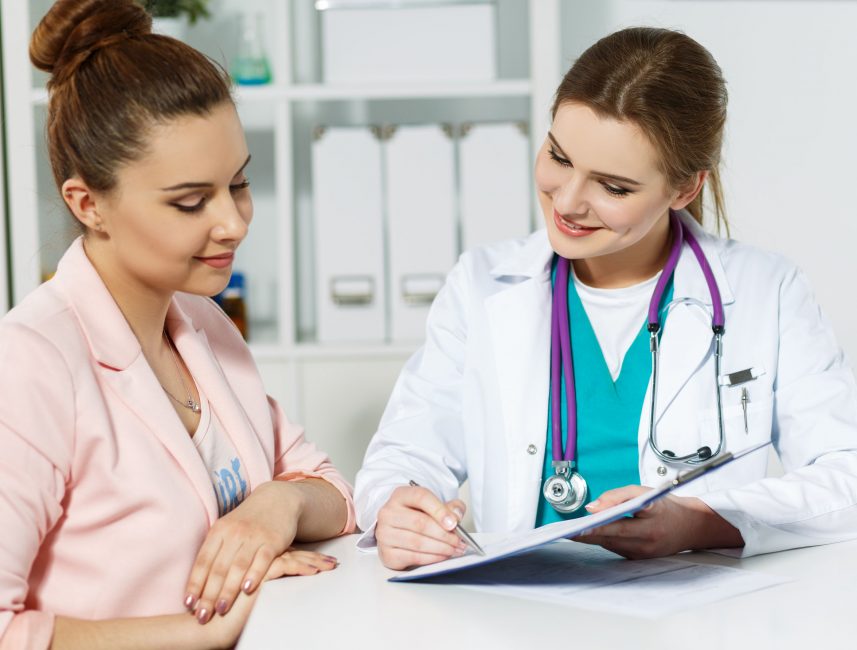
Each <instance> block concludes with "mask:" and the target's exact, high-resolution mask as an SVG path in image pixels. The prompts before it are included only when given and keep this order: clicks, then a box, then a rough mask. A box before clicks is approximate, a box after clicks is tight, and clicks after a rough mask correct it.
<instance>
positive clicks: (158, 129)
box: [86, 102, 253, 296]
mask: <svg viewBox="0 0 857 650" xmlns="http://www.w3.org/2000/svg"><path fill="white" fill-rule="evenodd" d="M146 144H147V147H146V153H145V154H144V155H143V157H142V158H140V159H139V160H136V161H132V162H130V163H128V164H126V165H124V166H123V167H121V168H120V169H119V170H118V172H117V181H118V183H117V186H116V187H115V189H114V190H112V191H111V192H109V193H108V194H106V195H97V194H96V195H95V199H94V201H95V203H94V210H95V212H96V213H97V216H96V217H95V218H96V219H97V220H98V221H97V224H98V227H97V228H94V229H93V228H92V227H90V230H89V232H88V235H87V241H86V248H87V253H88V254H89V255H90V257H91V258H92V259H93V262H96V266H97V267H98V268H99V270H100V271H106V272H107V273H108V274H109V276H110V278H111V279H112V280H114V283H113V284H114V286H121V287H125V288H132V289H133V288H136V289H141V288H142V289H143V290H148V291H152V292H154V293H157V294H164V295H166V294H171V293H172V292H174V291H185V292H188V293H194V294H198V295H207V296H210V295H214V294H216V293H219V292H220V291H222V290H223V289H224V288H225V287H226V285H227V283H228V282H229V277H230V275H231V273H232V261H233V257H234V253H235V250H236V249H237V248H238V245H239V244H240V243H241V241H242V240H243V239H244V237H245V236H246V235H247V228H248V226H249V224H250V220H251V219H252V217H253V203H252V200H251V198H250V191H249V189H248V188H249V181H248V180H247V177H246V176H245V171H244V170H245V167H246V166H247V163H248V162H249V159H250V157H249V155H248V151H247V143H246V141H245V138H244V132H243V130H242V128H241V123H240V121H239V119H238V115H237V114H236V112H235V108H234V106H233V105H232V104H231V103H228V102H227V103H224V104H221V105H220V106H217V107H215V109H214V110H213V111H212V112H211V113H210V114H208V115H205V116H199V115H190V116H182V117H179V118H176V119H174V120H171V121H169V122H167V123H164V124H158V125H155V126H153V127H152V129H151V131H150V132H149V135H148V138H147V143H146Z"/></svg>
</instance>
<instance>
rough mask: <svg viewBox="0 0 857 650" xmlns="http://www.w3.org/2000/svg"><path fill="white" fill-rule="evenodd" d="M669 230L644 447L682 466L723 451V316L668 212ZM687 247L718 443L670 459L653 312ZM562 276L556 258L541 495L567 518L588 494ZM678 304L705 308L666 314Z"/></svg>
mask: <svg viewBox="0 0 857 650" xmlns="http://www.w3.org/2000/svg"><path fill="white" fill-rule="evenodd" d="M670 230H671V233H672V244H671V248H670V254H669V257H668V258H667V263H666V265H665V266H664V270H663V272H662V273H661V277H660V278H658V282H657V284H656V285H655V290H654V292H653V293H652V298H651V300H650V302H649V315H648V327H647V329H648V330H649V341H650V348H651V351H652V391H651V413H650V415H649V445H650V446H651V448H652V451H653V452H654V453H655V455H656V456H657V457H658V458H659V459H661V460H662V461H664V462H667V463H687V464H690V465H696V464H699V463H702V462H705V461H707V460H709V459H710V458H713V457H715V456H717V455H718V454H719V453H720V452H721V450H722V449H723V443H724V441H725V438H726V435H725V431H724V426H723V404H722V402H721V398H720V383H719V381H718V380H719V377H720V359H721V357H722V356H723V332H724V331H725V328H724V324H725V317H724V314H723V301H722V300H721V298H720V290H719V289H718V288H717V281H716V280H715V279H714V273H712V271H711V266H710V265H709V263H708V260H707V259H706V258H705V254H704V253H703V252H702V248H701V247H700V245H699V242H698V241H697V240H696V237H694V235H693V233H691V232H690V230H689V229H688V228H685V227H684V225H682V222H681V219H679V217H678V215H677V214H676V213H675V212H674V211H673V210H670ZM685 243H687V245H688V247H690V250H691V251H693V254H694V256H695V257H696V260H697V262H698V263H699V268H700V269H701V270H702V274H703V276H705V283H706V284H707V285H708V291H709V293H710V294H711V304H712V311H713V313H712V316H711V329H712V331H713V332H714V376H715V382H714V385H715V392H716V394H717V423H718V427H719V431H720V441H719V443H718V445H717V449H716V450H714V452H712V451H711V448H710V447H707V446H703V447H700V448H699V449H697V450H696V451H695V452H694V453H691V454H687V455H684V456H676V454H675V453H674V452H672V451H670V450H668V449H664V450H661V449H660V448H659V447H658V445H657V442H656V435H655V404H656V401H657V392H658V390H657V389H658V357H659V347H658V334H659V332H660V329H661V322H660V315H659V314H658V310H659V307H660V304H661V300H662V299H663V297H664V292H665V291H666V287H667V283H668V282H669V280H670V278H671V277H672V275H673V272H674V271H675V268H676V265H677V264H678V260H679V257H681V251H682V247H683V245H684V244H685ZM568 276H569V260H568V259H566V258H564V257H559V258H558V261H557V269H556V281H555V282H554V288H553V307H552V309H551V439H552V442H553V463H552V466H553V469H554V474H553V476H550V477H548V478H547V480H545V484H544V487H543V488H542V493H543V494H544V497H545V499H546V500H547V502H548V503H550V504H551V506H552V507H553V508H554V509H555V510H556V511H557V512H561V513H570V512H574V511H576V510H578V509H579V508H580V507H581V506H582V505H583V504H584V503H586V497H587V493H588V487H587V485H586V481H585V480H584V478H583V476H581V475H580V473H579V472H578V471H577V470H576V461H575V455H576V453H577V399H576V392H575V387H574V365H573V362H572V359H571V325H570V323H569V318H568ZM678 303H691V304H695V305H696V306H698V307H701V308H702V309H705V305H703V304H702V303H701V302H699V301H697V300H694V299H692V298H681V299H678V300H674V301H673V302H671V303H670V304H669V305H668V306H667V310H669V309H670V308H671V307H672V306H673V305H675V304H678ZM560 371H562V375H563V378H564V379H565V396H566V418H567V421H568V435H567V436H566V442H565V449H564V450H563V449H562V420H561V417H560V404H561V397H560V390H561V388H560V384H561V381H560Z"/></svg>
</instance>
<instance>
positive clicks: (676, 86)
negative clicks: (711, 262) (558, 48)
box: [551, 27, 729, 233]
mask: <svg viewBox="0 0 857 650" xmlns="http://www.w3.org/2000/svg"><path fill="white" fill-rule="evenodd" d="M567 102H577V103H580V104H584V105H586V106H588V107H589V108H591V109H592V110H593V111H595V112H596V113H597V114H598V115H600V116H602V117H609V118H613V119H616V120H620V121H629V122H633V123H634V124H636V125H637V126H639V128H640V129H641V130H642V131H643V133H645V134H646V136H647V137H648V138H649V140H650V141H651V142H652V143H653V144H654V146H655V148H656V150H657V151H658V154H659V156H660V160H661V171H663V173H664V174H665V175H666V177H667V179H668V181H669V182H670V184H671V185H672V187H674V188H680V187H682V186H684V185H685V184H686V183H687V182H688V181H689V180H690V179H691V178H692V176H693V175H694V174H695V173H696V172H699V171H706V170H707V171H708V172H709V176H708V180H707V181H706V185H707V186H708V191H709V193H710V194H711V198H712V200H713V203H714V211H715V216H716V222H717V229H718V230H719V229H720V226H721V224H723V225H724V226H725V227H726V231H727V233H728V231H729V225H728V223H727V221H726V214H725V208H724V201H723V187H722V184H721V181H720V170H719V166H720V150H721V147H722V143H723V125H724V123H725V122H726V103H727V93H726V83H725V81H724V80H723V75H722V74H721V71H720V67H719V66H718V65H717V62H716V61H715V60H714V58H713V57H712V56H711V54H710V53H709V52H708V50H706V49H705V48H704V47H702V46H701V45H700V44H699V43H697V42H696V41H695V40H693V39H692V38H690V37H689V36H687V35H685V34H682V33H680V32H674V31H670V30H667V29H656V28H650V27H633V28H630V29H623V30H621V31H618V32H615V33H614V34H611V35H609V36H606V37H604V38H602V39H601V40H600V41H598V42H597V43H595V45H593V46H592V47H590V48H589V49H588V50H586V51H585V52H584V53H583V54H582V55H581V56H580V58H579V59H578V60H577V61H576V62H575V63H574V65H573V66H572V67H571V69H570V70H569V71H568V72H567V73H566V75H565V77H564V78H563V80H562V83H560V85H559V88H558V89H557V91H556V99H555V100H554V104H553V108H552V110H551V115H552V116H553V117H556V112H557V109H558V108H559V107H560V106H561V105H562V104H565V103H567ZM702 200H703V199H702V192H700V193H699V195H698V196H697V197H696V198H695V199H694V200H693V201H692V202H691V203H690V205H688V206H687V210H688V212H690V213H691V214H692V215H693V217H694V218H695V219H696V220H697V221H698V222H699V223H702V209H703V208H702Z"/></svg>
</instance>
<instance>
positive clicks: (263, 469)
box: [0, 239, 354, 650]
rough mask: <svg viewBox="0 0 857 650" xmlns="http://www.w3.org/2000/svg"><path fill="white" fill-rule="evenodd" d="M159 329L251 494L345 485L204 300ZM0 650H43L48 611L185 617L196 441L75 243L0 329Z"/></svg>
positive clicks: (206, 512)
mask: <svg viewBox="0 0 857 650" xmlns="http://www.w3.org/2000/svg"><path fill="white" fill-rule="evenodd" d="M167 328H168V329H169V331H170V334H171V335H172V338H173V340H174V341H175V344H176V346H177V348H178V349H179V351H180V352H181V355H182V357H183V358H184V360H185V362H186V363H187V365H188V367H189V368H190V371H191V373H192V374H193V376H194V378H195V379H196V381H197V382H198V384H199V386H200V388H201V389H202V391H203V392H204V393H205V394H206V396H207V398H208V400H209V403H210V404H211V408H212V409H213V410H214V411H215V412H216V413H217V415H218V417H219V418H220V421H221V423H222V424H223V427H224V428H225V429H226V431H227V433H228V435H229V436H230V438H231V439H232V442H233V443H234V445H235V449H236V450H237V452H238V455H239V457H240V460H241V465H242V467H243V468H244V469H245V470H246V476H247V477H248V479H247V480H248V482H249V483H250V487H251V489H252V488H255V487H256V486H258V485H259V484H261V483H263V482H265V481H269V480H270V479H271V478H272V477H273V476H277V475H281V474H287V475H290V476H294V477H295V479H300V478H302V477H310V476H315V477H321V478H323V479H326V480H328V481H330V483H331V484H333V485H334V486H335V487H336V488H337V489H339V490H340V491H341V492H342V495H343V496H344V498H345V500H346V502H347V504H348V522H347V523H346V525H345V529H344V530H343V532H350V531H351V530H352V529H353V528H354V509H353V503H352V500H351V487H350V486H349V485H348V484H347V483H346V482H345V481H344V480H343V478H342V476H340V474H339V473H338V472H337V471H336V469H334V467H333V465H332V464H331V462H330V460H329V459H328V457H327V455H326V454H324V453H323V452H322V451H319V450H318V449H317V448H316V447H315V446H314V445H312V444H311V443H309V442H307V441H306V440H305V439H304V436H303V430H302V429H301V428H300V427H298V426H295V425H293V424H291V423H290V422H289V421H288V420H287V419H286V417H285V415H284V414H283V412H282V410H281V409H280V408H279V406H278V405H277V404H276V403H275V402H274V401H273V400H271V399H270V398H268V397H267V396H266V395H265V391H264V388H263V386H262V381H261V379H260V377H259V373H258V371H257V369H256V366H255V364H254V362H253V359H252V357H251V355H250V352H249V350H248V349H247V346H246V345H245V343H244V341H243V340H242V339H241V336H240V335H239V334H238V332H237V330H236V329H235V327H234V326H233V325H232V323H231V322H230V321H229V320H228V319H227V318H226V316H225V315H224V314H223V313H222V312H221V311H220V309H219V308H218V307H217V306H216V305H215V304H214V303H213V302H212V301H211V300H209V299H208V298H202V297H199V296H192V295H187V294H176V296H175V298H174V299H173V301H172V304H171V305H170V308H169V313H168V315H167ZM0 477H2V478H0V531H2V533H0V649H1V650H6V649H7V648H15V649H20V648H46V647H48V644H49V642H50V639H51V634H52V631H53V617H54V615H64V616H71V617H77V618H85V619H104V618H114V617H126V616H150V615H158V614H169V613H175V612H180V611H182V600H183V597H184V593H183V589H184V586H185V583H186V580H187V578H188V575H189V573H190V569H191V566H192V564H193V560H194V558H195V557H196V552H197V550H198V549H199V547H200V545H201V544H202V541H203V539H204V538H205V535H206V533H207V532H208V530H209V527H210V526H211V525H212V523H213V522H214V521H215V520H216V519H217V499H216V496H215V493H214V488H213V487H212V484H211V481H210V479H209V476H208V472H207V470H206V468H205V466H204V465H203V462H202V460H201V459H200V456H199V453H198V452H197V450H196V449H195V447H194V445H193V443H192V441H191V439H190V436H189V435H188V433H187V431H186V430H185V429H184V427H183V426H182V424H181V421H180V420H179V418H178V416H177V415H176V413H175V411H174V410H173V407H172V405H171V404H170V402H169V400H168V398H167V396H166V395H165V394H164V391H163V390H162V388H161V386H160V384H159V383H158V380H157V379H156V377H155V375H154V373H153V372H152V370H151V368H150V367H149V365H148V363H147V362H146V359H145V358H144V356H143V354H142V352H141V349H140V345H139V343H138V342H137V339H136V337H135V336H134V334H133V333H132V331H131V329H130V327H129V326H128V324H127V322H126V321H125V318H124V317H123V315H122V313H121V311H120V310H119V308H118V307H117V305H116V303H115V302H114V301H113V298H112V297H111V295H110V293H109V292H108V291H107V288H106V287H105V286H104V283H103V282H102V281H101V278H100V277H99V275H98V274H97V273H96V271H95V269H94V268H93V266H92V264H91V263H90V262H89V260H88V258H87V257H86V254H85V252H84V249H83V244H82V241H81V240H80V239H78V240H77V241H76V242H75V243H74V244H72V246H71V247H70V248H69V250H68V251H67V252H66V254H65V255H64V257H63V258H62V261H61V262H60V265H59V268H58V270H57V273H56V276H55V277H54V279H52V280H51V281H50V282H47V283H45V284H44V285H42V286H41V287H39V288H38V289H37V290H36V291H34V292H33V293H32V294H31V295H29V296H28V297H27V298H26V299H25V300H24V301H23V302H22V303H21V304H20V305H19V306H18V307H16V308H15V309H13V310H12V311H11V312H9V313H8V314H7V315H6V316H5V317H4V318H3V319H2V320H0Z"/></svg>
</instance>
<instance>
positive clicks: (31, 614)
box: [0, 610, 54, 650]
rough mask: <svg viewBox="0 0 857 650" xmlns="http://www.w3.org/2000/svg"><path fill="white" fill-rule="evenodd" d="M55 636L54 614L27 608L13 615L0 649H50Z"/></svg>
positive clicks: (1, 638) (0, 642) (1, 640)
mask: <svg viewBox="0 0 857 650" xmlns="http://www.w3.org/2000/svg"><path fill="white" fill-rule="evenodd" d="M53 636H54V615H53V614H52V613H50V612H38V611H34V610H27V611H23V612H20V613H19V614H15V615H14V616H13V617H12V620H11V621H10V623H9V625H8V627H7V628H6V631H5V632H4V633H3V636H2V637H0V650H22V649H23V648H26V650H48V648H50V645H51V639H52V638H53Z"/></svg>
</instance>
